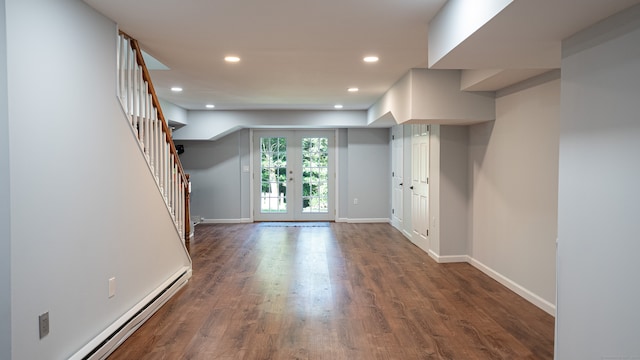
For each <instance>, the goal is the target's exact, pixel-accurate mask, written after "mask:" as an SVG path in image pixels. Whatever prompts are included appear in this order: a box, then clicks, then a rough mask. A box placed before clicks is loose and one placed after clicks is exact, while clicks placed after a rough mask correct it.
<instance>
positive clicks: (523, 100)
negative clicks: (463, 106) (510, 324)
mask: <svg viewBox="0 0 640 360" xmlns="http://www.w3.org/2000/svg"><path fill="white" fill-rule="evenodd" d="M555 76H556V79H555V80H551V81H548V80H549V79H546V78H545V79H543V80H545V81H546V82H543V83H542V84H539V82H540V81H536V79H534V80H532V82H531V84H532V86H530V87H528V86H522V85H521V86H518V87H517V89H516V88H514V89H512V91H507V92H505V93H503V94H500V95H502V96H499V97H498V98H497V99H496V120H495V122H488V123H485V124H479V125H473V126H471V127H470V139H469V141H470V150H469V151H470V152H469V160H470V166H471V168H470V169H469V171H470V176H471V186H472V188H471V202H472V203H471V211H472V218H471V219H470V220H471V224H470V230H471V239H470V240H471V242H470V244H469V245H470V248H469V251H470V254H469V255H471V257H472V258H473V260H474V264H475V265H476V266H481V267H482V268H483V269H484V270H485V271H489V272H490V273H491V272H495V273H497V274H498V275H499V277H502V280H506V282H507V283H508V284H511V285H512V286H515V287H512V289H514V290H516V291H517V292H519V293H520V294H521V295H524V296H525V297H527V298H528V299H529V300H530V301H534V303H536V304H537V305H539V306H542V307H543V308H544V309H545V310H547V311H548V312H553V307H554V305H553V304H554V303H555V269H556V266H555V264H556V260H555V255H556V252H555V241H556V237H557V191H558V190H557V189H558V132H559V130H558V126H559V116H560V113H559V112H560V81H559V80H558V79H557V75H555ZM525 85H526V84H525Z"/></svg>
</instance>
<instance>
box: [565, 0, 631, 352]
mask: <svg viewBox="0 0 640 360" xmlns="http://www.w3.org/2000/svg"><path fill="white" fill-rule="evenodd" d="M638 44H640V6H635V7H634V8H632V9H631V10H628V11H626V12H625V13H622V14H620V15H617V16H615V17H613V18H610V19H609V20H606V21H605V22H603V23H601V24H599V25H595V26H594V27H592V28H590V29H587V30H585V31H584V32H581V33H579V34H577V35H576V36H574V37H573V38H570V39H568V40H566V41H565V42H564V43H563V59H562V121H561V131H560V185H559V204H558V212H559V214H558V215H559V217H558V235H559V238H558V313H557V314H558V315H557V333H556V334H557V335H556V336H557V339H556V358H557V359H637V358H639V357H640V342H639V341H638V334H640V311H639V309H638V304H640V286H638V280H637V276H638V274H640V262H639V261H638V253H640V241H638V234H640V221H638V215H639V214H640V187H638V178H640V161H639V160H638V155H640V118H639V116H640V115H639V114H640V97H639V95H638V94H640V46H638Z"/></svg>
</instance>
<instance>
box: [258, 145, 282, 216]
mask: <svg viewBox="0 0 640 360" xmlns="http://www.w3.org/2000/svg"><path fill="white" fill-rule="evenodd" d="M260 212H261V213H286V212H287V138H285V137H261V138H260Z"/></svg>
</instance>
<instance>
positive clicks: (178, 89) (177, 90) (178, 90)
mask: <svg viewBox="0 0 640 360" xmlns="http://www.w3.org/2000/svg"><path fill="white" fill-rule="evenodd" d="M171 91H173V92H180V91H182V88H181V87H179V86H174V87H172V88H171Z"/></svg>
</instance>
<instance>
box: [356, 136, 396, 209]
mask: <svg viewBox="0 0 640 360" xmlns="http://www.w3.org/2000/svg"><path fill="white" fill-rule="evenodd" d="M347 136H348V143H349V145H348V146H349V148H348V149H349V150H348V151H349V154H348V162H349V164H348V166H349V169H348V175H347V176H348V181H349V185H348V194H347V195H346V196H347V201H348V206H349V208H348V210H349V214H348V217H349V219H383V218H384V219H389V218H390V213H391V196H390V195H391V194H390V191H389V189H390V186H391V151H390V146H391V145H390V141H391V140H390V139H391V137H390V129H388V128H385V129H349V130H348V135H347ZM355 198H357V199H358V204H357V205H355V204H354V203H353V200H354V199H355Z"/></svg>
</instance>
